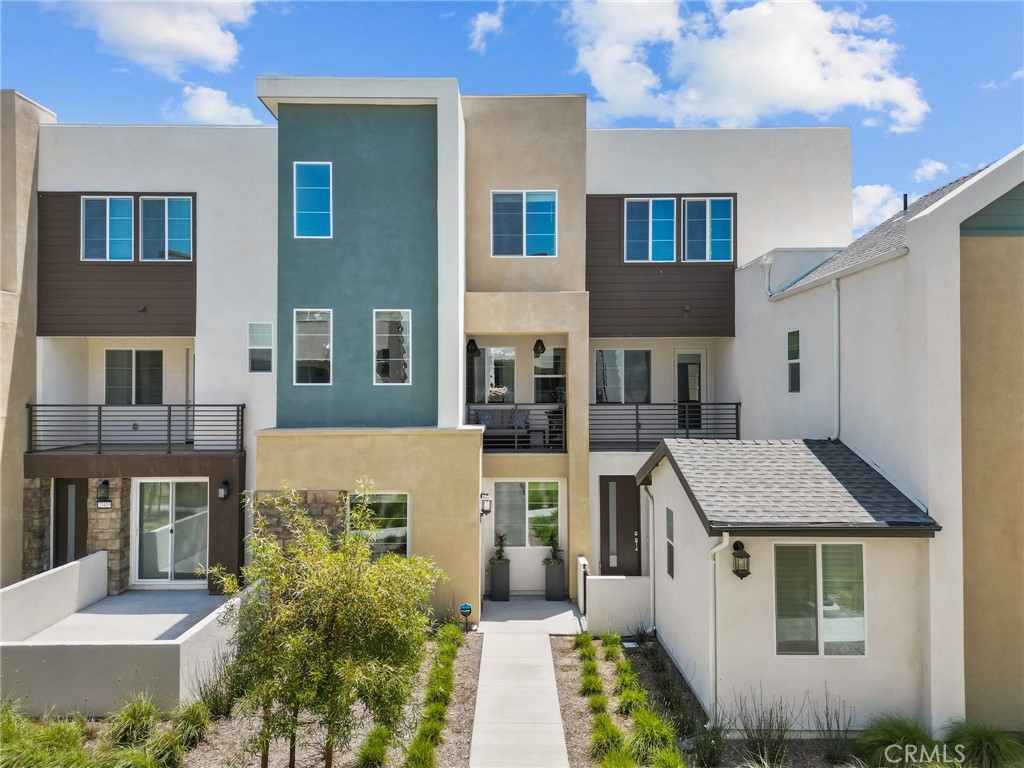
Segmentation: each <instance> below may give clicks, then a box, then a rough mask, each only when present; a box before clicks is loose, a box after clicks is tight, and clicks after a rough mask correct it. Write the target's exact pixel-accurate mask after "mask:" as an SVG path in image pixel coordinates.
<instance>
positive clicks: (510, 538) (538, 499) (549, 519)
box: [494, 481, 558, 547]
mask: <svg viewBox="0 0 1024 768" xmlns="http://www.w3.org/2000/svg"><path fill="white" fill-rule="evenodd" d="M500 533H503V534H505V536H506V537H507V546H510V547H547V546H549V542H550V541H551V535H552V533H554V534H555V535H558V483H557V482H555V481H549V482H520V483H495V484H494V534H495V535H496V536H497V535H498V534H500Z"/></svg>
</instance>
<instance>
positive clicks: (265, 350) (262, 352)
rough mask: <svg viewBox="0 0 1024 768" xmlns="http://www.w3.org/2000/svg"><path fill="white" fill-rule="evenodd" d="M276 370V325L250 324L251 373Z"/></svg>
mask: <svg viewBox="0 0 1024 768" xmlns="http://www.w3.org/2000/svg"><path fill="white" fill-rule="evenodd" d="M273 370H274V324H273V323H249V373H271V372H272V371H273Z"/></svg>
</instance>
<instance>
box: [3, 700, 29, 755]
mask: <svg viewBox="0 0 1024 768" xmlns="http://www.w3.org/2000/svg"><path fill="white" fill-rule="evenodd" d="M31 724H32V721H30V720H29V719H28V718H27V717H25V716H24V715H23V714H21V706H20V705H19V704H18V702H16V701H11V700H10V699H0V745H3V744H9V743H11V742H13V741H15V740H17V739H19V738H20V737H21V736H22V734H24V733H25V732H26V731H28V729H29V727H30V726H31Z"/></svg>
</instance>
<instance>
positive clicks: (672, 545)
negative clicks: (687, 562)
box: [665, 507, 676, 579]
mask: <svg viewBox="0 0 1024 768" xmlns="http://www.w3.org/2000/svg"><path fill="white" fill-rule="evenodd" d="M665 570H666V571H668V575H669V576H671V577H672V578H673V579H674V578H675V577H676V525H675V513H674V512H673V511H672V510H671V509H669V508H668V507H665Z"/></svg>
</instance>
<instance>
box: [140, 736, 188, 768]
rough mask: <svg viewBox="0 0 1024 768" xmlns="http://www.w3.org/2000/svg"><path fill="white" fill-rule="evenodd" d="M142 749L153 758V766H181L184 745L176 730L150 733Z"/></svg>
mask: <svg viewBox="0 0 1024 768" xmlns="http://www.w3.org/2000/svg"><path fill="white" fill-rule="evenodd" d="M143 751H144V752H145V753H146V754H147V755H149V756H150V757H151V758H152V759H153V766H154V768H181V766H182V764H183V763H184V762H185V745H184V744H183V743H182V741H181V736H179V735H178V732H177V731H173V730H169V731H168V730H163V731H158V732H156V733H153V734H151V735H150V737H149V738H148V739H147V740H146V743H145V745H144V746H143Z"/></svg>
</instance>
